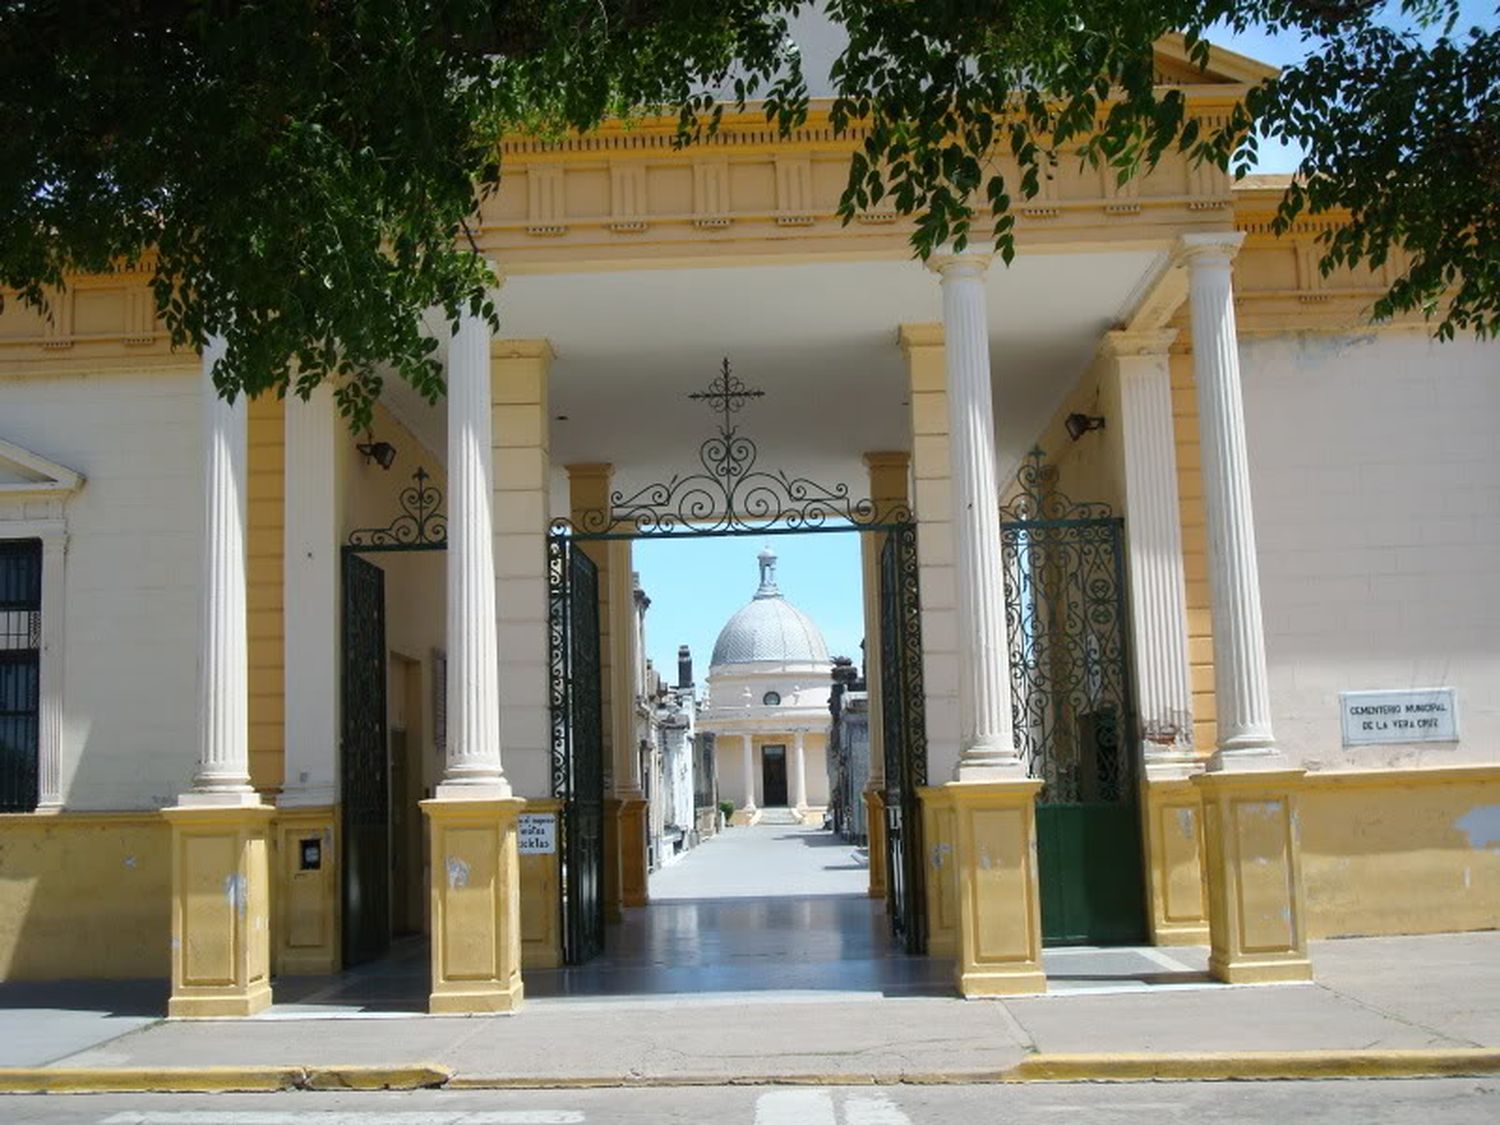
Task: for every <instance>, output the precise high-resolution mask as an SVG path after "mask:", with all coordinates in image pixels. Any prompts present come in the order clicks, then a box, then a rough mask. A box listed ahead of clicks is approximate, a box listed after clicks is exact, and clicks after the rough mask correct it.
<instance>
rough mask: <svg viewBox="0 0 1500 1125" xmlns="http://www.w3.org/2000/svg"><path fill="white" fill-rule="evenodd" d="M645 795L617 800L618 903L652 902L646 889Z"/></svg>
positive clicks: (629, 904) (628, 905)
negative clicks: (618, 831) (618, 848)
mask: <svg viewBox="0 0 1500 1125" xmlns="http://www.w3.org/2000/svg"><path fill="white" fill-rule="evenodd" d="M648 809H649V806H648V805H647V802H646V799H645V798H644V797H624V798H622V799H621V800H620V813H619V816H620V835H619V841H620V905H621V906H624V907H636V906H645V905H646V904H647V903H648V902H650V901H651V896H650V894H649V893H648V891H647V889H646V876H647V848H646V843H647V841H646V827H647V826H646V814H647V811H648Z"/></svg>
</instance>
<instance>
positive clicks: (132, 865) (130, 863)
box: [125, 855, 136, 871]
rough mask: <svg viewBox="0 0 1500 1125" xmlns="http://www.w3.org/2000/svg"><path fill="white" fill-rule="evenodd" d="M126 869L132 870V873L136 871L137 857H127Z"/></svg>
mask: <svg viewBox="0 0 1500 1125" xmlns="http://www.w3.org/2000/svg"><path fill="white" fill-rule="evenodd" d="M125 867H126V868H127V869H128V870H130V871H134V870H135V869H136V859H135V856H133V855H128V856H126V857H125Z"/></svg>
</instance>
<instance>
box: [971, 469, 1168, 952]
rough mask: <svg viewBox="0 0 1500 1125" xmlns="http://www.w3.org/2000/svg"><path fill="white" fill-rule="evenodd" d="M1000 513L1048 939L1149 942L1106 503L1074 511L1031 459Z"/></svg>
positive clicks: (1020, 730)
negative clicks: (1037, 785) (1036, 783)
mask: <svg viewBox="0 0 1500 1125" xmlns="http://www.w3.org/2000/svg"><path fill="white" fill-rule="evenodd" d="M1017 483H1018V484H1019V486H1020V490H1019V493H1018V494H1017V496H1016V498H1015V499H1014V500H1013V501H1012V502H1011V503H1010V504H1008V505H1006V507H1005V508H1003V509H1002V512H1001V524H1000V528H1001V544H1002V548H1001V549H1002V554H1003V556H1004V567H1005V585H1006V622H1007V626H1008V628H1009V639H1010V667H1011V697H1012V704H1011V706H1012V714H1013V718H1014V722H1015V732H1016V746H1017V749H1018V751H1019V752H1020V754H1021V757H1022V759H1023V760H1024V761H1025V762H1026V764H1027V768H1028V772H1029V773H1030V775H1031V776H1032V777H1037V778H1041V779H1042V782H1043V785H1042V791H1041V794H1040V796H1039V797H1038V804H1037V864H1038V868H1039V877H1040V881H1041V906H1042V936H1043V939H1044V940H1045V941H1047V942H1049V943H1051V944H1081V943H1127V942H1132V941H1138V940H1141V939H1143V938H1144V936H1145V876H1144V870H1143V863H1144V861H1143V856H1142V853H1141V834H1140V812H1139V807H1138V802H1137V788H1138V778H1137V769H1136V762H1135V753H1134V747H1135V745H1136V739H1135V718H1136V717H1135V708H1134V700H1133V696H1132V691H1131V683H1130V671H1129V669H1130V660H1129V656H1130V654H1129V651H1128V645H1127V636H1128V627H1127V617H1126V606H1125V575H1124V554H1123V551H1122V538H1123V530H1124V524H1123V521H1121V520H1120V519H1117V518H1115V517H1114V516H1113V514H1112V513H1111V512H1110V509H1109V506H1108V505H1107V504H1095V503H1082V504H1075V503H1073V502H1072V501H1070V500H1069V499H1068V498H1067V497H1066V496H1064V495H1063V494H1062V493H1061V492H1059V491H1058V488H1057V470H1056V468H1055V467H1054V466H1050V465H1047V464H1046V463H1045V462H1044V460H1043V456H1042V453H1041V451H1040V450H1033V451H1032V452H1031V454H1030V455H1029V456H1028V457H1027V459H1026V461H1025V462H1024V463H1023V464H1022V466H1021V470H1020V472H1019V473H1018V474H1017Z"/></svg>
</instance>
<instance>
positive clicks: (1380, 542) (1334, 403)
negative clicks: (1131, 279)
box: [1241, 332, 1500, 769]
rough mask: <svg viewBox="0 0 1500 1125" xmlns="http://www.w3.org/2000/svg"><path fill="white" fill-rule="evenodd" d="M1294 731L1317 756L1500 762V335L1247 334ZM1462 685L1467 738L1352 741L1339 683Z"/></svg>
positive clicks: (1266, 599) (1276, 615)
mask: <svg viewBox="0 0 1500 1125" xmlns="http://www.w3.org/2000/svg"><path fill="white" fill-rule="evenodd" d="M1241 358H1242V362H1243V377H1244V399H1245V414H1246V430H1247V434H1248V440H1249V447H1250V463H1251V483H1252V488H1253V494H1254V495H1253V499H1254V506H1255V524H1256V535H1257V547H1258V551H1259V557H1260V577H1261V594H1262V599H1263V608H1264V614H1265V624H1266V651H1267V658H1268V661H1269V666H1270V677H1271V695H1272V705H1273V708H1274V713H1275V723H1276V734H1277V737H1278V739H1279V741H1280V743H1281V745H1282V746H1283V747H1284V748H1285V750H1286V751H1287V752H1288V754H1289V755H1290V756H1291V757H1293V758H1294V759H1297V760H1300V761H1302V762H1303V763H1304V764H1306V765H1307V766H1308V768H1310V769H1317V768H1337V767H1343V768H1356V767H1357V768H1373V767H1379V766H1383V765H1397V764H1404V765H1416V764H1421V765H1441V764H1458V763H1464V762H1474V761H1495V760H1500V596H1497V591H1496V589H1495V582H1496V579H1497V577H1500V436H1497V435H1500V345H1497V344H1494V343H1491V344H1480V343H1476V342H1475V341H1473V340H1459V341H1456V342H1453V343H1448V344H1436V343H1433V342H1431V341H1429V340H1428V339H1427V338H1426V337H1425V336H1424V335H1422V334H1420V333H1416V332H1412V333H1404V332H1403V333H1397V332H1390V333H1381V334H1378V335H1376V334H1372V335H1368V336H1363V337H1358V338H1328V337H1317V336H1305V337H1304V336H1279V337H1270V338H1254V339H1247V340H1244V341H1242V343H1241ZM1439 686H1452V687H1454V688H1456V689H1457V691H1458V710H1459V722H1460V733H1461V736H1462V741H1461V742H1460V743H1458V744H1457V745H1455V744H1453V743H1444V744H1427V745H1425V746H1421V747H1411V746H1406V747H1400V746H1372V747H1351V748H1349V749H1347V750H1346V749H1344V748H1343V747H1342V745H1341V736H1340V729H1339V712H1338V693H1339V692H1340V691H1353V690H1362V689H1395V688H1413V687H1439Z"/></svg>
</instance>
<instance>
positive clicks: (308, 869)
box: [271, 805, 341, 976]
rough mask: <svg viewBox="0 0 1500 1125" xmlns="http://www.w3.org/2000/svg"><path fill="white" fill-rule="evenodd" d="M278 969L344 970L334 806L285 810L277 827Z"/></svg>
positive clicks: (299, 972) (274, 906)
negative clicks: (341, 962) (342, 967)
mask: <svg viewBox="0 0 1500 1125" xmlns="http://www.w3.org/2000/svg"><path fill="white" fill-rule="evenodd" d="M271 835H272V840H273V844H274V846H273V848H272V863H273V864H274V865H275V881H276V896H275V899H274V900H273V901H272V903H271V917H272V920H273V922H274V928H275V935H276V945H275V957H274V966H275V971H276V972H277V973H284V974H286V975H288V976H321V975H324V974H328V973H336V972H338V971H339V964H340V960H341V958H340V950H339V928H338V927H339V908H338V897H339V881H338V865H337V859H338V856H339V854H340V849H339V847H338V842H337V841H338V818H337V817H336V816H334V810H333V808H332V807H331V806H326V805H325V806H322V807H317V808H290V809H288V808H282V809H277V810H276V819H275V822H274V823H273V825H272V829H271Z"/></svg>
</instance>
